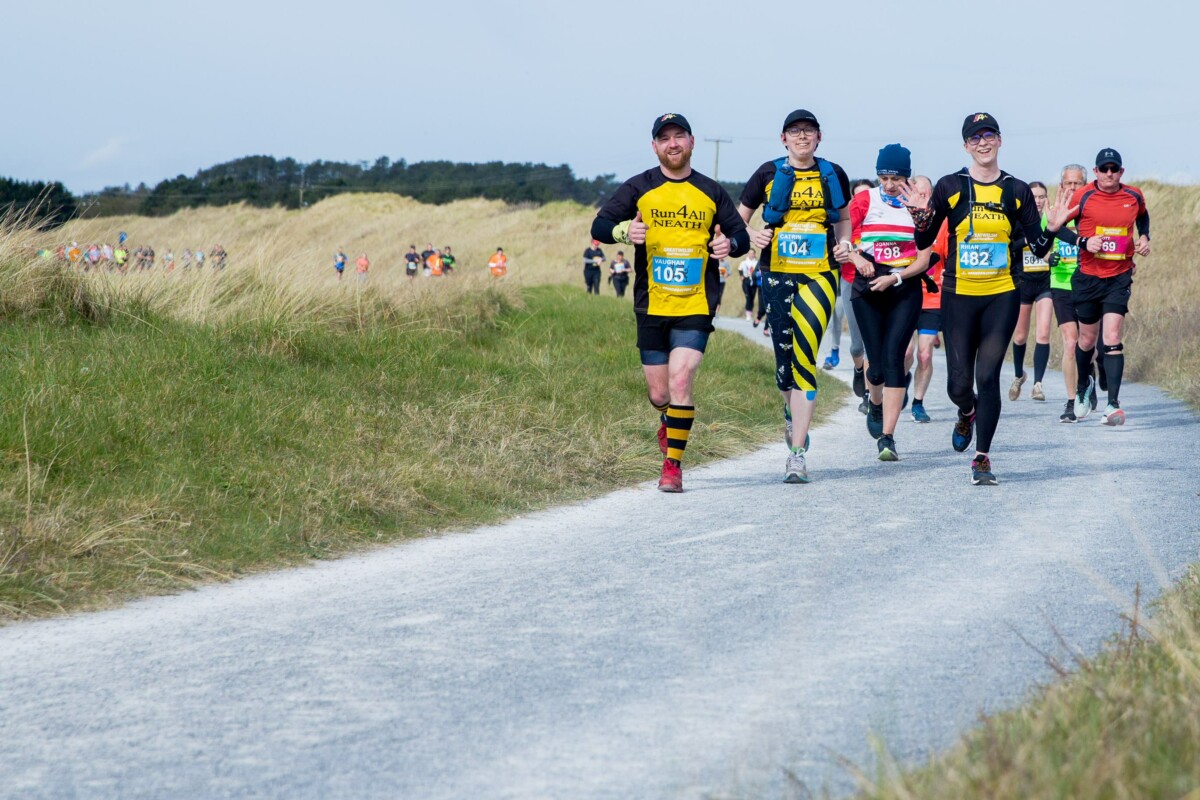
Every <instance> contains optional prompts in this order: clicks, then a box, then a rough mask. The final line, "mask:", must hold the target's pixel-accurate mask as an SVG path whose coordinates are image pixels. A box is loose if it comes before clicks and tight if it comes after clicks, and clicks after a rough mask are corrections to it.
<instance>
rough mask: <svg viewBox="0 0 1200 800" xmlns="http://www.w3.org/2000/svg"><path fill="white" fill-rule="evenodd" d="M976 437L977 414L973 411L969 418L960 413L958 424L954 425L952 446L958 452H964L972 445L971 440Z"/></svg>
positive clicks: (951, 436)
mask: <svg viewBox="0 0 1200 800" xmlns="http://www.w3.org/2000/svg"><path fill="white" fill-rule="evenodd" d="M974 436H975V412H974V411H972V412H971V415H970V416H969V417H964V416H963V414H962V412H961V411H960V412H958V422H956V423H954V431H953V432H952V433H951V434H950V444H951V445H952V446H953V447H954V449H955V450H957V451H958V452H960V453H961V452H963V451H964V450H966V449H967V448H968V447H970V445H971V439H972V437H974Z"/></svg>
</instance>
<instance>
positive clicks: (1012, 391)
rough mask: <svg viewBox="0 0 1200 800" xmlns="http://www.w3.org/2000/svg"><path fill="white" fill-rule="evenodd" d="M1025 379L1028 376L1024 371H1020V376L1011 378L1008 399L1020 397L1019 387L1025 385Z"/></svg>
mask: <svg viewBox="0 0 1200 800" xmlns="http://www.w3.org/2000/svg"><path fill="white" fill-rule="evenodd" d="M1027 380H1029V376H1028V375H1026V374H1025V373H1024V372H1022V373H1021V377H1019V378H1013V382H1012V386H1009V387H1008V399H1009V400H1019V399H1021V387H1022V386H1024V385H1025V381H1027Z"/></svg>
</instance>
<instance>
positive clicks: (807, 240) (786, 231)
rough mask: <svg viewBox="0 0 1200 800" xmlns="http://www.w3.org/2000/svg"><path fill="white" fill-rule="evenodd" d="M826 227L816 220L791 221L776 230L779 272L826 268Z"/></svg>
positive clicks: (776, 255)
mask: <svg viewBox="0 0 1200 800" xmlns="http://www.w3.org/2000/svg"><path fill="white" fill-rule="evenodd" d="M827 241H828V236H827V234H826V233H825V228H824V226H822V225H818V224H817V223H815V222H789V223H786V224H785V225H784V226H783V227H782V228H780V229H779V230H777V231H775V260H774V263H772V264H771V269H773V270H778V271H779V272H788V271H789V268H790V269H791V271H797V270H801V269H812V268H814V267H818V268H824V267H826V266H827V265H828V259H827V258H826V256H825V244H826V242H827Z"/></svg>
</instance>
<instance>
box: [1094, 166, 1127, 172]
mask: <svg viewBox="0 0 1200 800" xmlns="http://www.w3.org/2000/svg"><path fill="white" fill-rule="evenodd" d="M1096 171H1097V172H1103V173H1110V172H1120V171H1121V168H1120V167H1118V166H1117V165H1116V164H1105V165H1103V166H1100V167H1096Z"/></svg>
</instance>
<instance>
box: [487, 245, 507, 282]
mask: <svg viewBox="0 0 1200 800" xmlns="http://www.w3.org/2000/svg"><path fill="white" fill-rule="evenodd" d="M488 271H489V272H491V273H492V277H493V278H503V277H505V276H507V275H508V256H506V255H504V248H503V247H497V248H496V252H494V253H492V257H491V258H489V259H488Z"/></svg>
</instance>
